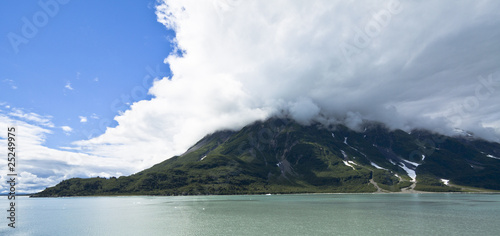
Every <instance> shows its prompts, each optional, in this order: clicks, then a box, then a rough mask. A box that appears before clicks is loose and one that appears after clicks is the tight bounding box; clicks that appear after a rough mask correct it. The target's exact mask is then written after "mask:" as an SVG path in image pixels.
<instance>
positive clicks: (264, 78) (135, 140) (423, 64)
mask: <svg viewBox="0 0 500 236" xmlns="http://www.w3.org/2000/svg"><path fill="white" fill-rule="evenodd" d="M497 9H500V2H498V1H433V2H431V1H426V2H419V1H398V0H394V1H326V0H325V1H320V0H316V1H231V0H215V1H185V0H182V1H181V0H164V1H161V2H160V3H159V5H158V6H157V16H158V21H159V22H160V23H162V24H164V25H165V26H166V27H167V28H169V29H172V30H174V31H175V33H176V37H175V39H174V43H175V45H176V48H177V49H176V50H175V51H174V52H165V54H166V56H167V54H169V56H168V57H167V58H166V59H165V62H166V63H168V64H169V65H170V68H171V71H172V74H173V75H172V77H171V78H163V79H159V80H157V81H156V82H155V83H154V85H153V87H152V88H150V90H149V92H150V93H151V94H152V95H153V96H154V98H153V99H151V100H150V101H140V102H137V103H134V104H133V105H132V106H131V107H130V109H129V110H127V111H126V112H124V113H123V114H121V115H120V116H118V117H116V118H115V119H116V121H117V122H118V126H117V127H115V128H108V129H107V131H106V132H105V134H103V135H102V136H100V137H97V138H94V139H91V140H86V141H81V142H78V143H77V144H78V145H81V146H86V147H87V150H91V151H90V153H92V154H97V155H99V156H121V157H123V158H124V159H126V160H127V161H132V162H135V163H137V168H138V169H141V168H145V167H147V166H150V165H152V164H154V163H157V162H159V161H161V160H164V159H165V158H169V157H170V156H172V155H175V154H180V153H182V152H183V151H185V150H186V148H188V147H189V146H190V145H191V144H193V143H194V142H195V141H197V140H198V139H200V138H201V137H203V136H204V135H205V134H207V133H210V132H214V131H216V130H220V129H238V128H241V127H243V126H244V125H246V124H248V123H250V122H252V121H255V120H259V119H265V118H267V117H270V116H274V115H283V114H286V115H288V116H290V117H292V118H294V119H296V120H297V121H299V122H302V123H308V122H311V121H319V122H326V123H332V122H333V123H337V122H342V123H345V124H347V125H349V126H350V127H356V126H357V125H359V123H360V122H362V121H363V120H373V121H379V122H383V123H385V124H387V125H388V126H390V127H392V128H401V129H406V130H409V129H412V128H427V129H431V130H437V131H440V132H443V133H446V134H450V133H451V132H452V131H453V128H455V127H459V128H462V129H464V130H470V131H472V132H474V133H475V134H476V135H478V136H480V137H483V138H487V139H490V140H496V141H498V137H499V134H500V110H499V109H498V102H499V101H500V66H499V64H498V62H499V61H500V56H499V55H500V44H499V43H498V42H500V17H499V15H498V11H497Z"/></svg>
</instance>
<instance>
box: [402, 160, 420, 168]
mask: <svg viewBox="0 0 500 236" xmlns="http://www.w3.org/2000/svg"><path fill="white" fill-rule="evenodd" d="M404 161H405V162H407V163H410V164H412V165H414V166H415V167H417V166H419V165H420V164H418V163H415V162H413V161H408V160H404Z"/></svg>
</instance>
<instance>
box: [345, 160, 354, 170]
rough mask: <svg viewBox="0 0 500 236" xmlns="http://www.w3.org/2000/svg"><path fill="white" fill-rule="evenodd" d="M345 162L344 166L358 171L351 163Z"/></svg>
mask: <svg viewBox="0 0 500 236" xmlns="http://www.w3.org/2000/svg"><path fill="white" fill-rule="evenodd" d="M343 162H344V165H346V166H349V167H351V168H352V169H353V170H356V169H355V168H354V166H352V165H351V164H350V163H349V162H347V161H343Z"/></svg>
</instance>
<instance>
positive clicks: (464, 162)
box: [34, 119, 500, 197]
mask: <svg viewBox="0 0 500 236" xmlns="http://www.w3.org/2000/svg"><path fill="white" fill-rule="evenodd" d="M428 140H434V141H432V142H429V141H428ZM483 152H484V153H493V154H496V153H500V144H497V143H488V142H484V141H470V140H464V139H457V138H450V137H446V138H443V137H442V136H436V135H434V134H432V133H429V132H426V131H415V132H412V133H411V134H408V133H406V132H403V131H400V130H396V131H390V130H388V129H386V128H384V127H383V126H382V125H380V124H368V125H367V126H366V129H365V131H364V132H356V131H353V130H350V129H348V128H347V127H345V126H342V125H337V126H332V127H322V126H320V125H310V126H302V125H299V124H297V123H294V122H292V121H290V120H287V119H270V120H267V121H265V122H256V123H254V124H252V125H249V126H246V127H245V128H243V129H242V130H240V131H238V132H233V131H222V132H217V133H214V134H211V135H207V136H206V137H205V138H203V139H202V140H200V141H199V142H198V143H196V144H195V145H194V146H193V147H191V148H190V149H189V150H188V151H187V152H186V153H184V154H183V155H181V156H175V157H172V158H170V159H167V160H165V161H163V162H161V163H158V164H156V165H154V166H153V167H151V168H149V169H146V170H144V171H141V172H138V173H136V174H133V175H130V176H122V177H119V178H115V177H113V178H110V179H104V178H89V179H81V178H73V179H68V180H65V181H62V182H61V183H59V184H58V185H56V186H54V187H51V188H47V189H45V190H44V191H42V192H40V193H37V194H35V195H34V196H35V197H56V196H95V195H201V194H266V193H275V194H278V193H313V192H314V193H327V192H349V193H361V192H375V191H377V189H376V188H375V186H374V185H373V184H371V183H370V180H372V181H374V182H376V183H377V185H378V186H379V187H380V188H381V189H383V190H385V191H390V192H399V191H401V189H403V188H409V187H410V186H411V185H412V182H410V178H409V177H408V175H407V173H406V171H405V170H404V169H403V168H402V166H403V165H404V163H406V164H408V163H409V162H407V161H410V162H413V163H418V164H419V166H418V167H417V168H416V172H417V185H416V187H415V190H419V191H433V192H441V191H446V192H454V191H462V189H461V188H460V187H453V186H446V185H444V184H443V183H442V182H441V181H440V179H441V178H443V179H449V180H450V181H451V182H452V183H454V184H457V185H463V186H472V187H479V188H484V189H497V190H500V160H496V159H492V158H489V157H487V156H486V154H484V153H483ZM422 153H425V154H426V156H427V157H426V158H425V160H422V158H423V156H422ZM372 163H376V165H377V166H379V167H381V168H384V169H377V168H375V167H374V166H373V165H372Z"/></svg>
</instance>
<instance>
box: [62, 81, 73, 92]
mask: <svg viewBox="0 0 500 236" xmlns="http://www.w3.org/2000/svg"><path fill="white" fill-rule="evenodd" d="M64 88H65V89H68V90H73V87H71V82H69V81H68V82H67V83H66V85H65V86H64Z"/></svg>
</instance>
